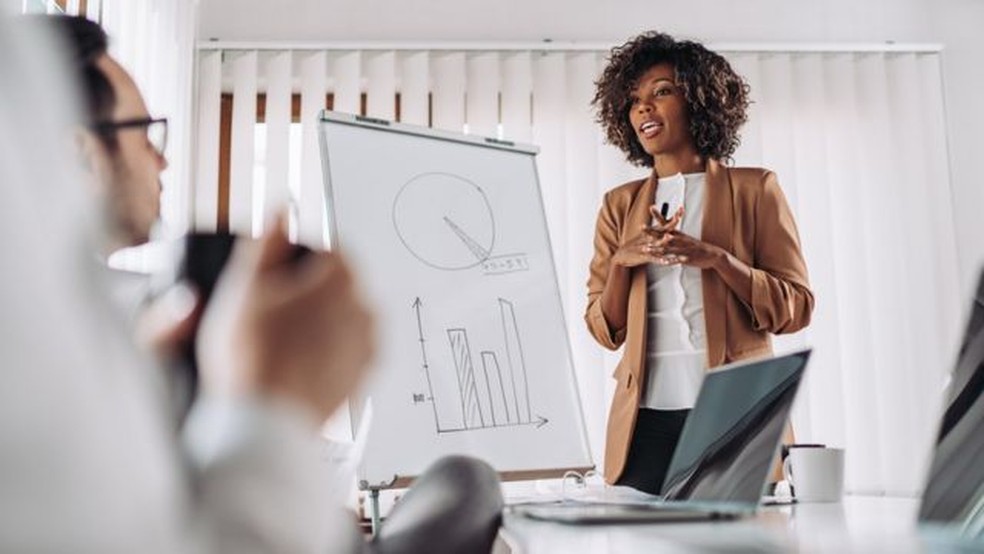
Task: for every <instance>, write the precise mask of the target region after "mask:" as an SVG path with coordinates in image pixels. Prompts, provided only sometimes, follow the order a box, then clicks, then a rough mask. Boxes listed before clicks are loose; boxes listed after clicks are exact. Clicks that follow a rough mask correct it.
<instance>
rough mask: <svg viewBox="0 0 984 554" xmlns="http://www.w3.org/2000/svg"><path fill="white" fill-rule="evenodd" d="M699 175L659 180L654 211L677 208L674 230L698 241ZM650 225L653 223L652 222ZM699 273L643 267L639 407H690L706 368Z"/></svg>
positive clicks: (701, 186)
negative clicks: (643, 375) (642, 379)
mask: <svg viewBox="0 0 984 554" xmlns="http://www.w3.org/2000/svg"><path fill="white" fill-rule="evenodd" d="M705 183H706V175H705V174H704V173H691V174H687V175H681V174H679V173H678V174H676V175H673V176H670V177H665V178H661V179H660V180H659V184H658V186H657V187H656V198H655V203H656V207H657V209H658V210H659V209H661V208H664V205H665V208H666V209H665V211H666V213H667V217H671V216H672V215H673V214H674V213H675V212H676V210H677V209H678V208H679V207H680V206H681V205H683V206H684V207H685V210H686V211H685V212H684V216H683V221H682V222H681V223H682V224H681V226H680V231H682V232H683V233H684V234H687V235H690V236H692V237H694V238H697V239H699V238H700V229H701V223H702V221H703V212H704V210H703V207H704V186H705ZM654 223H655V222H654ZM700 272H701V270H700V269H698V268H696V267H688V266H682V265H672V266H660V265H657V264H649V266H648V267H647V268H646V273H647V277H648V294H649V298H648V300H649V302H648V306H649V308H648V314H647V317H648V318H649V321H648V334H647V337H646V345H647V352H646V367H647V371H646V383H645V389H644V393H643V397H642V403H641V405H642V407H644V408H650V409H657V410H681V409H688V408H692V407H693V406H694V402H696V400H697V393H698V392H699V391H700V385H701V383H702V382H703V380H704V371H705V370H706V368H707V336H706V334H705V329H704V298H703V293H702V290H701V275H700Z"/></svg>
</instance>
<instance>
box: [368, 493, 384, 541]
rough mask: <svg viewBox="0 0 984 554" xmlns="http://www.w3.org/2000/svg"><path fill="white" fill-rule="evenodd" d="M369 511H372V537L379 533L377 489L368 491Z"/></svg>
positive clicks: (379, 520)
mask: <svg viewBox="0 0 984 554" xmlns="http://www.w3.org/2000/svg"><path fill="white" fill-rule="evenodd" d="M369 502H370V510H371V511H372V536H374V537H375V536H376V534H377V533H379V525H380V523H381V522H382V519H381V518H380V517H379V489H369Z"/></svg>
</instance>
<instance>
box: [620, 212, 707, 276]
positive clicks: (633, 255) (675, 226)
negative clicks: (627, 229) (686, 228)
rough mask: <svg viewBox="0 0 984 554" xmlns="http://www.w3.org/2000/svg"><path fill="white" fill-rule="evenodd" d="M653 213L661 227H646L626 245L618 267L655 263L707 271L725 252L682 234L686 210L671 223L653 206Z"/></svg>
mask: <svg viewBox="0 0 984 554" xmlns="http://www.w3.org/2000/svg"><path fill="white" fill-rule="evenodd" d="M649 211H650V213H651V214H652V215H653V217H654V218H655V219H656V222H657V223H656V224H655V225H647V226H645V227H644V228H643V229H642V232H641V233H639V235H638V236H636V237H635V238H634V239H632V240H630V241H629V242H627V243H626V244H624V245H622V246H621V247H620V248H619V249H618V251H617V252H616V253H615V256H614V257H613V261H614V262H615V263H617V264H619V265H623V266H625V267H636V266H640V265H645V264H649V263H655V264H658V265H661V266H671V265H686V266H692V267H697V268H700V269H707V268H710V267H712V266H713V265H714V263H715V262H716V261H717V260H718V259H719V258H720V257H721V254H722V253H723V252H724V251H723V250H721V249H720V248H719V247H717V246H714V245H713V244H709V243H706V242H703V241H701V240H698V239H696V238H694V237H691V236H690V235H686V234H684V233H683V232H681V231H680V230H679V227H680V224H681V222H682V221H683V216H684V213H685V212H684V208H683V206H681V207H680V209H678V210H677V211H676V213H675V214H673V217H671V218H669V219H667V218H664V217H663V215H662V214H660V213H659V212H658V211H657V210H656V206H650V207H649Z"/></svg>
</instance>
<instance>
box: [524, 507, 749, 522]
mask: <svg viewBox="0 0 984 554" xmlns="http://www.w3.org/2000/svg"><path fill="white" fill-rule="evenodd" d="M513 511H514V512H515V513H518V514H521V515H523V516H526V517H528V518H530V519H537V520H541V521H555V522H558V523H571V524H585V525H589V524H612V523H654V522H663V523H673V522H685V521H708V520H723V519H735V518H737V517H739V514H737V513H734V512H725V511H716V510H713V509H710V510H708V509H706V508H703V509H700V508H697V507H693V506H682V505H680V506H678V505H673V504H602V503H599V504H592V503H584V502H576V503H568V502H565V503H555V504H526V505H521V506H515V507H514V508H513Z"/></svg>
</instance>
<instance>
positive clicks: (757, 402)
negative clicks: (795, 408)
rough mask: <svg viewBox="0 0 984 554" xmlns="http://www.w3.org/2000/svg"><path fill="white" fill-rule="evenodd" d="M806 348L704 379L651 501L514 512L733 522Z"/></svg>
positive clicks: (758, 489)
mask: <svg viewBox="0 0 984 554" xmlns="http://www.w3.org/2000/svg"><path fill="white" fill-rule="evenodd" d="M810 352H811V351H810V350H809V349H806V350H802V351H798V352H792V353H789V354H785V355H782V356H776V357H774V358H766V359H759V360H752V361H744V362H738V363H734V364H730V365H727V366H724V367H722V368H720V369H717V370H715V371H712V372H709V373H708V374H707V375H706V376H705V377H704V382H703V384H702V385H701V389H700V393H699V394H698V395H697V401H696V403H695V404H694V407H693V409H692V410H691V412H690V415H689V416H688V418H687V421H686V423H685V424H684V426H683V431H682V432H681V435H680V440H679V442H678V443H677V447H676V450H674V452H673V458H672V459H671V461H670V466H669V469H668V471H667V474H666V478H665V480H664V481H663V485H662V487H661V489H660V490H661V493H660V495H659V496H658V497H654V498H653V500H649V501H640V502H631V503H610V502H590V501H580V500H575V501H562V502H559V503H552V504H525V505H520V506H516V507H514V508H513V511H514V512H516V513H519V514H522V515H525V516H527V517H530V518H533V519H541V520H549V521H558V522H562V523H579V524H580V523H631V522H653V521H692V520H693V521H703V520H708V519H733V518H737V517H741V516H745V515H751V514H754V513H755V512H756V511H757V509H758V505H759V501H760V500H761V498H762V492H763V490H764V488H765V484H766V479H768V477H769V473H770V470H771V467H772V463H773V461H774V460H775V457H776V455H777V454H778V452H779V443H780V441H781V439H782V432H783V429H784V428H785V426H786V422H787V420H788V419H789V412H790V409H791V408H792V404H793V400H794V399H795V398H796V391H797V390H798V389H799V386H800V382H801V381H802V380H803V372H804V370H805V369H806V362H807V360H809V358H810Z"/></svg>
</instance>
